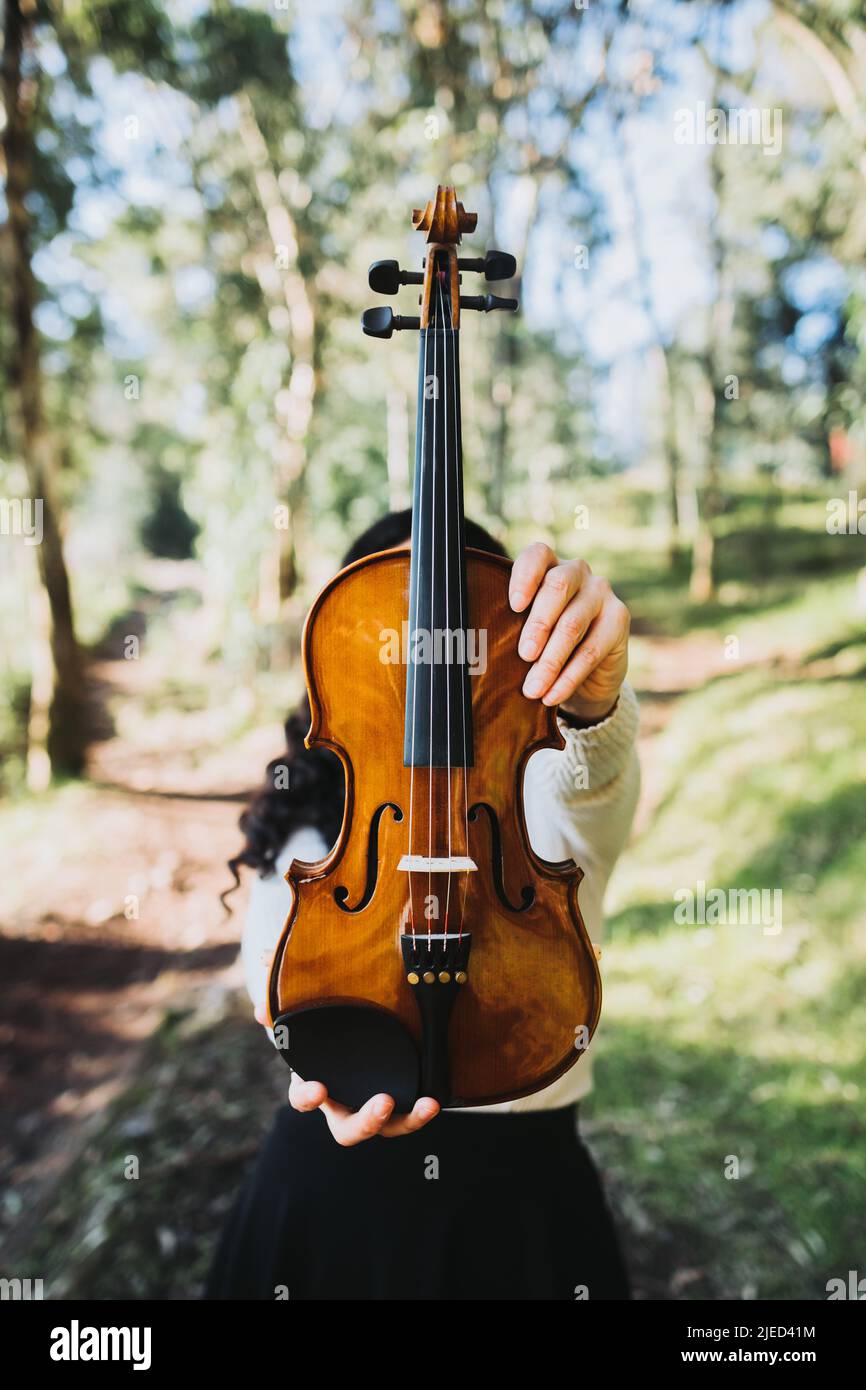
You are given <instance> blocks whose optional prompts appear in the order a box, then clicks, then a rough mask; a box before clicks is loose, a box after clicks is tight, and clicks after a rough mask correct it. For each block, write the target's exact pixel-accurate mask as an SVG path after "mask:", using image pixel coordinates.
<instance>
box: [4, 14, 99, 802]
mask: <svg viewBox="0 0 866 1390" xmlns="http://www.w3.org/2000/svg"><path fill="white" fill-rule="evenodd" d="M34 12H35V5H32V4H27V0H24V3H22V0H6V7H5V27H4V47H3V64H2V75H3V76H2V85H3V104H4V109H5V115H6V126H5V129H4V131H3V153H4V157H5V163H6V204H7V207H8V223H7V228H6V234H7V237H8V241H9V263H10V268H11V276H10V280H11V285H10V301H11V311H12V328H13V337H12V343H13V349H12V353H11V361H10V362H9V364H8V380H9V384H10V387H11V394H12V395H13V398H14V399H15V400H16V405H17V408H18V415H19V422H18V423H19V429H20V447H21V455H22V458H23V462H24V466H25V468H26V471H27V479H28V485H29V487H30V491H31V493H32V497H33V505H34V508H36V507H37V505H38V504H40V503H41V513H42V539H41V543H40V544H39V545H37V547H36V550H37V557H38V562H39V574H40V578H41V580H42V583H43V585H44V587H45V592H46V596H47V599H48V608H49V613H50V624H49V642H50V648H51V662H52V668H53V691H52V697H51V705H50V714H49V720H48V729H47V737H46V742H47V753H48V757H49V759H50V762H51V769H52V772H53V773H54V774H55V775H56V774H72V775H77V774H78V773H80V772H81V771H82V769H83V767H84V761H85V752H86V747H87V731H86V718H85V708H84V691H83V661H82V656H81V650H80V648H79V646H78V642H77V640H76V636H75V624H74V621H73V613H72V597H71V591H70V585H69V574H68V572H67V569H66V561H65V559H64V555H63V541H62V536H61V528H60V518H59V515H58V511H57V506H56V504H55V501H54V495H53V493H54V489H53V474H54V459H53V453H52V445H51V442H50V440H49V438H48V432H47V430H46V427H45V419H44V415H43V408H42V366H41V361H40V349H39V339H38V337H37V333H36V326H35V324H34V321H33V311H34V306H35V303H36V285H35V280H34V277H33V267H32V262H31V247H30V217H29V214H28V212H27V207H26V200H27V196H28V194H29V193H30V192H31V190H32V182H33V132H32V128H31V121H32V117H33V109H34V104H35V95H36V89H35V83H34V82H33V81H32V79H30V80H28V81H27V82H24V81H23V80H22V71H21V68H22V57H23V53H24V50H25V48H26V47H27V45H28V44H29V43H30V40H31V30H32V24H33V14H34ZM31 732H32V733H33V734H34V735H36V736H38V731H37V727H36V726H34V728H33V729H32V730H31ZM43 736H44V735H43ZM28 762H29V764H30V766H37V767H38V766H39V763H40V759H39V756H38V750H31V753H30V755H29V756H28Z"/></svg>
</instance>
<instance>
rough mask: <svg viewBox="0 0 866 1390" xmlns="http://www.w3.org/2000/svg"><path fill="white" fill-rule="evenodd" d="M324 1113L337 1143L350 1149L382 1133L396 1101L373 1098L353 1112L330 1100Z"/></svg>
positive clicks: (385, 1098)
mask: <svg viewBox="0 0 866 1390" xmlns="http://www.w3.org/2000/svg"><path fill="white" fill-rule="evenodd" d="M322 1111H323V1113H324V1115H325V1118H326V1119H327V1121H328V1128H329V1129H330V1131H331V1133H332V1135H333V1136H334V1138H335V1139H336V1141H337V1143H338V1144H340V1145H342V1147H343V1148H345V1149H350V1148H353V1147H354V1145H355V1144H361V1143H363V1141H364V1140H365V1139H372V1138H373V1137H374V1135H376V1134H378V1133H379V1132H380V1130H381V1129H382V1126H383V1125H385V1124H387V1122H388V1120H389V1119H390V1118H391V1115H392V1114H393V1112H394V1101H393V1098H392V1097H391V1096H386V1095H379V1096H373V1097H372V1098H371V1099H370V1100H368V1101H367V1103H366V1105H362V1106H361V1109H360V1110H357V1111H352V1110H349V1109H347V1107H346V1106H345V1105H338V1104H337V1102H336V1101H333V1100H329V1101H326V1103H325V1104H324V1105H323V1106H322Z"/></svg>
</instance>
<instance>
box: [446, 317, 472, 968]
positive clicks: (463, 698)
mask: <svg viewBox="0 0 866 1390" xmlns="http://www.w3.org/2000/svg"><path fill="white" fill-rule="evenodd" d="M452 338H453V342H452V347H453V349H454V350H453V352H452V354H451V401H452V409H453V411H454V488H455V491H456V492H457V499H456V500H457V502H458V516H460V515H461V510H460V508H459V503H460V496H459V488H460V423H459V420H458V418H457V404H458V399H459V397H458V394H457V388H458V379H457V346H456V343H457V339H456V335H455V334H454V330H453V329H452ZM461 541H462V544H461V554H460V562H459V564H458V567H457V594H458V606H459V613H460V631H461V633H462V638H461V640H462V642H463V669H462V672H461V676H462V680H463V684H462V685H461V688H460V722H461V726H462V729H463V835H464V850H463V853H464V854H465V855H466V856H467V857H468V855H469V763H468V760H467V757H466V704H467V690H468V689H469V687H468V681H469V680H470V679H471V677H470V676H469V675H468V674H467V643H468V641H469V634H468V633H467V631H466V607H465V604H464V598H463V576H464V570H465V563H466V535H465V528H464V533H463V536H462V538H461ZM469 707H470V710H471V708H472V705H471V700H470V703H469ZM468 892H469V873H468V872H465V873H464V875H463V892H462V894H461V903H460V925H459V927H458V929H457V937H458V941H459V940H460V939H461V938H462V936H463V922H464V920H465V917H466V895H467V893H468Z"/></svg>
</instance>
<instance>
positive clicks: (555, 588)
mask: <svg viewBox="0 0 866 1390" xmlns="http://www.w3.org/2000/svg"><path fill="white" fill-rule="evenodd" d="M588 576H589V565H587V563H586V561H585V560H570V561H569V562H568V563H567V564H565V565H554V566H553V568H552V569H549V570H548V571H547V573H546V574H545V576H544V578H543V579H542V581H541V587H540V588H539V590H538V593H537V594H536V595H535V602H534V603H533V605H532V608H531V609H530V612H529V617H528V618H527V619H526V622H525V623H524V625H523V631H522V633H521V634H520V642H519V643H518V646H517V651H518V653H519V655H520V656H522V657H523V660H524V661H535V659H536V657H537V656H538V655H539V653H540V652H541V651H543V649H544V644H545V643H546V642H547V639H548V638H549V636H550V634H551V632H552V630H553V628H554V626H555V624H556V623H557V621H558V620H559V617H560V615H561V614H562V612H563V610H564V609H565V608H566V607H567V606H568V604H569V603H570V602H571V600H572V599H573V598H574V596H575V594H576V593H578V591H579V590H580V588H581V585H582V584H583V583H584V581H585V580H586V579H587V578H588Z"/></svg>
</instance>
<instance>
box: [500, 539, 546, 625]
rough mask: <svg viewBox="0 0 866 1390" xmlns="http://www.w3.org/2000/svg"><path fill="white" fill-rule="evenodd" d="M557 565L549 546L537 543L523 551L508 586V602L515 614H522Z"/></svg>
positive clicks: (516, 561) (514, 565) (512, 569)
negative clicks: (548, 573) (548, 572)
mask: <svg viewBox="0 0 866 1390" xmlns="http://www.w3.org/2000/svg"><path fill="white" fill-rule="evenodd" d="M555 564H556V556H555V555H554V553H553V551H552V550H551V548H550V546H549V545H544V543H543V542H542V541H536V543H535V544H534V545H528V546H527V547H526V549H525V550H521V552H520V554H519V555H518V557H517V559H516V560H515V561H514V564H513V565H512V566H511V579H510V581H509V584H508V602H509V603H510V604H511V607H512V608H513V609H514V612H515V613H522V612H523V610H524V608H525V607H526V605H527V604H528V603H529V600H530V599H531V598H532V597H533V595H534V594H535V592H536V590H537V589H538V586H539V584H540V583H541V581H542V579H543V578H544V576H545V574H546V573H547V571H548V570H549V569H552V568H553V566H554V565H555Z"/></svg>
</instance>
